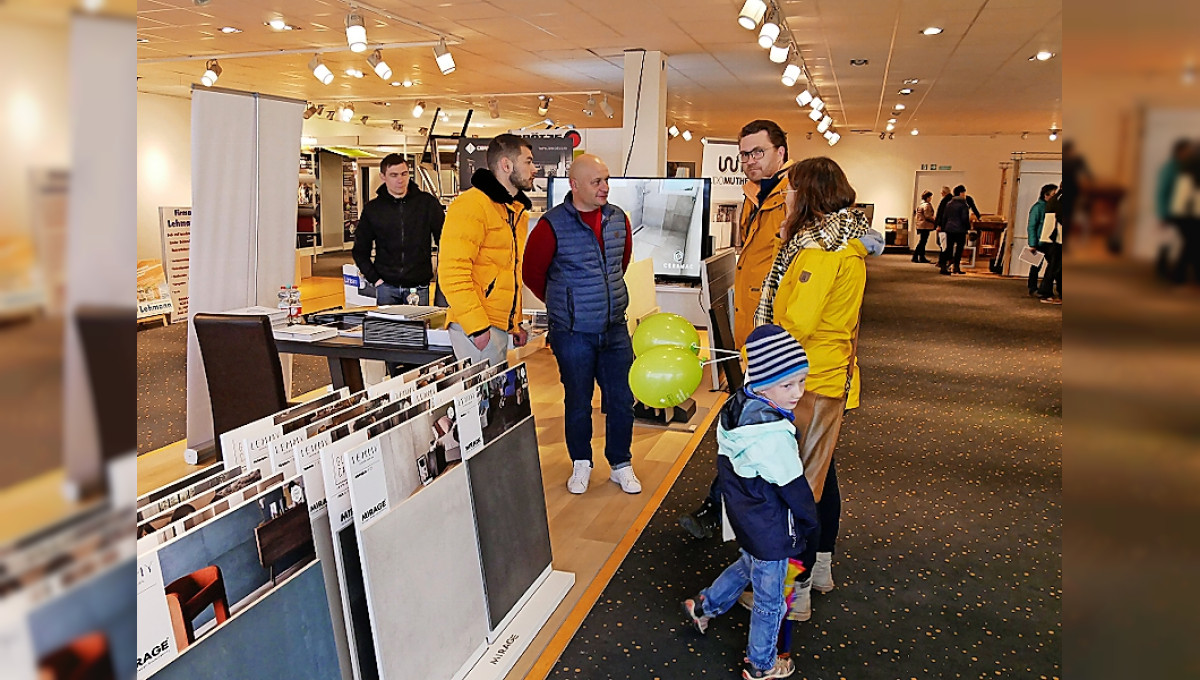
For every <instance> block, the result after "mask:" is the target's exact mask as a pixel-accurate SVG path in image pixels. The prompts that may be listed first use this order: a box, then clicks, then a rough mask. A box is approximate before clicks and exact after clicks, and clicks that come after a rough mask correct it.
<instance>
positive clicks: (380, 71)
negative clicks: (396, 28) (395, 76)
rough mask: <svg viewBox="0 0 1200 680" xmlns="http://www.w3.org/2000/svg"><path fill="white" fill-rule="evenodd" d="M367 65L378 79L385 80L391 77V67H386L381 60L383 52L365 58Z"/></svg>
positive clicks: (376, 52) (384, 62)
mask: <svg viewBox="0 0 1200 680" xmlns="http://www.w3.org/2000/svg"><path fill="white" fill-rule="evenodd" d="M367 64H369V65H370V66H371V68H372V69H373V70H374V71H375V75H377V76H379V77H380V78H382V79H384V80H387V79H388V78H391V77H392V67H391V66H388V65H387V62H386V61H384V60H383V52H382V51H381V50H375V51H374V52H372V53H371V56H369V57H367Z"/></svg>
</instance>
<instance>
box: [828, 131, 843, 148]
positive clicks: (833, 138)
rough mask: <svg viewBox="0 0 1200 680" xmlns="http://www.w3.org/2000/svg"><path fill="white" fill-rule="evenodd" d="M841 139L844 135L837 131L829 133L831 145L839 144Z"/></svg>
mask: <svg viewBox="0 0 1200 680" xmlns="http://www.w3.org/2000/svg"><path fill="white" fill-rule="evenodd" d="M841 140H842V136H841V135H840V134H838V133H836V132H835V133H833V134H832V135H829V146H833V145H835V144H837V143H838V142H840V141H841Z"/></svg>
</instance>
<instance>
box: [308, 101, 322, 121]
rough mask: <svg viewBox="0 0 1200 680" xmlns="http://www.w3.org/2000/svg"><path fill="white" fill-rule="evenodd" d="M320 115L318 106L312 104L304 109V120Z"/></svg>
mask: <svg viewBox="0 0 1200 680" xmlns="http://www.w3.org/2000/svg"><path fill="white" fill-rule="evenodd" d="M319 113H321V109H320V107H318V106H317V105H316V104H312V103H310V104H309V105H308V106H307V107H305V109H304V120H308V119H309V118H312V117H313V116H315V115H317V114H319Z"/></svg>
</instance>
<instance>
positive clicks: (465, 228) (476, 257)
mask: <svg viewBox="0 0 1200 680" xmlns="http://www.w3.org/2000/svg"><path fill="white" fill-rule="evenodd" d="M487 165H488V166H487V168H486V169H485V168H480V169H479V170H476V171H475V174H474V175H472V176H471V188H470V189H468V190H466V191H464V192H462V193H461V194H459V196H458V198H456V199H454V201H453V202H452V203H451V204H450V207H449V208H448V209H447V210H446V224H445V227H443V229H442V240H441V243H440V245H439V248H438V289H439V290H440V291H441V293H442V295H444V296H445V298H446V302H447V303H448V305H449V307H450V309H449V311H448V312H447V315H446V316H447V321H448V322H449V327H448V328H449V332H450V344H451V345H453V346H454V356H455V357H456V358H458V359H460V360H461V359H464V358H469V359H471V361H472V362H473V363H478V362H481V361H486V362H488V363H489V364H491V365H493V366H498V365H501V364H504V363H506V362H507V357H508V336H509V334H512V336H513V343H514V344H515V345H516V346H518V347H520V346H521V345H524V344H525V340H526V334H525V331H524V330H522V328H521V326H520V325H519V324H520V320H521V273H520V272H521V255H522V253H523V252H524V250H525V237H526V236H527V235H528V233H529V208H530V206H531V203H530V201H529V198H528V197H527V196H525V192H526V191H528V190H530V189H532V188H533V175H534V172H535V167H534V164H533V147H532V146H531V145H530V144H529V142H528V141H527V140H525V139H522V138H520V137H518V136H516V135H510V134H503V135H499V136H498V137H496V138H495V139H493V140H492V142H491V143H490V144H489V145H488V150H487Z"/></svg>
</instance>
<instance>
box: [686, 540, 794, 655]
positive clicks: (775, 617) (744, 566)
mask: <svg viewBox="0 0 1200 680" xmlns="http://www.w3.org/2000/svg"><path fill="white" fill-rule="evenodd" d="M786 576H787V560H776V561H770V562H764V561H763V560H760V559H756V558H755V557H753V556H752V555H750V553H748V552H746V551H745V550H743V551H742V556H741V557H740V558H738V561H737V562H734V563H733V564H731V565H729V566H728V567H726V568H725V571H723V572H721V575H720V576H718V577H717V580H715V581H713V582H712V585H711V586H709V587H707V588H705V589H704V590H702V591H700V594H701V595H703V596H704V607H703V609H704V612H703V613H704V615H705V616H720V615H721V614H724V613H725V612H727V611H729V608H730V607H732V606H733V604H734V603H735V602H737V599H738V596H739V595H741V594H742V592H743V591H744V590H746V584H747V583H749V584H750V585H751V586H753V588H754V609H753V610H752V611H751V612H750V642H749V644H747V645H746V656H748V657H750V663H751V664H753V665H754V667H755V668H758V669H760V670H761V669H765V668H771V667H772V666H774V665H775V655H776V649H775V643H776V641H777V640H778V639H779V625H780V624H781V623H783V615H784V614H785V613H787V612H786V609H787V606H786V605H785V603H784V601H783V581H784V578H785V577H786Z"/></svg>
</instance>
